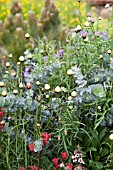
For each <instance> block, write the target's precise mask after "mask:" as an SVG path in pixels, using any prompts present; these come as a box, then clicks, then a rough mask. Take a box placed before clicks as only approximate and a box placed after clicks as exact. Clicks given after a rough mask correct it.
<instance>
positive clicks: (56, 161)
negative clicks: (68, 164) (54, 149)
mask: <svg viewBox="0 0 113 170" xmlns="http://www.w3.org/2000/svg"><path fill="white" fill-rule="evenodd" d="M58 161H59V158H54V159H53V160H52V162H53V163H54V165H55V166H56V165H58Z"/></svg>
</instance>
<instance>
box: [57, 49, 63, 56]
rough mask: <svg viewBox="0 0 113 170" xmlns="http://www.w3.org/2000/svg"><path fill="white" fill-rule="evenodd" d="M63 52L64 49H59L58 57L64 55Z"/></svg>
mask: <svg viewBox="0 0 113 170" xmlns="http://www.w3.org/2000/svg"><path fill="white" fill-rule="evenodd" d="M63 54H64V50H63V49H61V50H59V51H58V52H57V57H60V56H62V55H63Z"/></svg>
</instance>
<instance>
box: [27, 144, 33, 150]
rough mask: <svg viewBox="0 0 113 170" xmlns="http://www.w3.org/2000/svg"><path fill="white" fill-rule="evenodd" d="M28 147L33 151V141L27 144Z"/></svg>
mask: <svg viewBox="0 0 113 170" xmlns="http://www.w3.org/2000/svg"><path fill="white" fill-rule="evenodd" d="M28 147H29V150H30V151H31V152H33V151H34V143H31V144H29V145H28Z"/></svg>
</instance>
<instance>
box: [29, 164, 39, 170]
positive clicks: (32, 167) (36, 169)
mask: <svg viewBox="0 0 113 170" xmlns="http://www.w3.org/2000/svg"><path fill="white" fill-rule="evenodd" d="M28 168H29V169H30V170H38V167H37V166H35V165H34V166H28Z"/></svg>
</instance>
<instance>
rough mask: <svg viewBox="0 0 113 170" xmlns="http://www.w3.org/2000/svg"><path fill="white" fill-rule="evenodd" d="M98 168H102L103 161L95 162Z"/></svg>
mask: <svg viewBox="0 0 113 170" xmlns="http://www.w3.org/2000/svg"><path fill="white" fill-rule="evenodd" d="M95 164H96V167H97V169H102V168H103V164H102V163H101V162H95Z"/></svg>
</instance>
